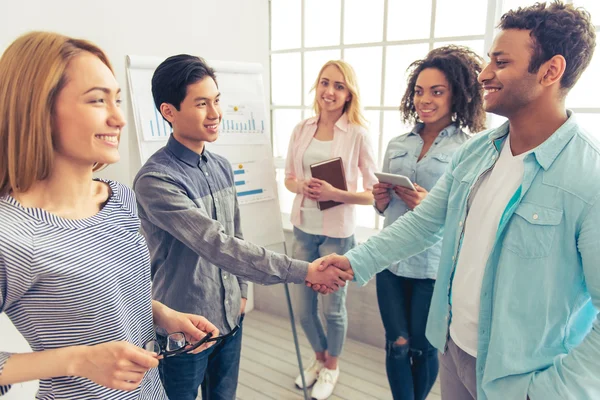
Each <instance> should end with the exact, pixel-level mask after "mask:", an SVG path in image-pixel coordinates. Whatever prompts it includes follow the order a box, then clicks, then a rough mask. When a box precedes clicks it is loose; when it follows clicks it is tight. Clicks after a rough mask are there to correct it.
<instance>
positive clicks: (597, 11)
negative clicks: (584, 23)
mask: <svg viewBox="0 0 600 400" xmlns="http://www.w3.org/2000/svg"><path fill="white" fill-rule="evenodd" d="M573 4H574V5H575V6H576V7H583V8H585V9H586V10H587V12H589V13H590V14H591V15H592V22H593V23H594V25H600V1H598V0H573Z"/></svg>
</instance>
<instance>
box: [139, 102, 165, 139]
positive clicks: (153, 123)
mask: <svg viewBox="0 0 600 400" xmlns="http://www.w3.org/2000/svg"><path fill="white" fill-rule="evenodd" d="M152 109H153V111H154V113H153V114H154V115H152V116H150V118H148V125H149V126H150V131H149V132H148V131H147V132H146V137H145V139H146V140H159V139H166V138H168V137H169V135H170V134H171V127H170V126H169V124H168V123H167V121H165V120H164V118H163V117H162V115H160V113H159V112H158V110H157V109H156V107H154V103H152Z"/></svg>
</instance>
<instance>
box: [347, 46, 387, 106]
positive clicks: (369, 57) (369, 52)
mask: <svg viewBox="0 0 600 400" xmlns="http://www.w3.org/2000/svg"><path fill="white" fill-rule="evenodd" d="M381 57H382V49H381V47H359V48H355V49H346V50H345V53H344V59H345V60H346V61H347V62H349V63H350V64H351V65H352V67H353V68H354V70H355V71H356V75H357V76H358V87H359V90H360V94H361V100H362V105H363V106H379V105H380V104H381Z"/></svg>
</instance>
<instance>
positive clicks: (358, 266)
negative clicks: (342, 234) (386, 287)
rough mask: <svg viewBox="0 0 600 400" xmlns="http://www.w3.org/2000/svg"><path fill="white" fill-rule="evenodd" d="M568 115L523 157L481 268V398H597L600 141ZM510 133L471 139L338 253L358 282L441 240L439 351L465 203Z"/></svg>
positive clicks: (434, 330) (431, 329)
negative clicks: (413, 199) (380, 223)
mask: <svg viewBox="0 0 600 400" xmlns="http://www.w3.org/2000/svg"><path fill="white" fill-rule="evenodd" d="M568 115H569V118H568V120H567V121H566V122H565V123H564V124H563V125H562V126H561V127H560V128H559V129H558V130H557V131H556V132H554V133H553V135H552V136H551V137H550V138H548V139H547V140H546V141H545V142H544V143H542V144H541V145H539V146H538V147H536V148H535V149H534V150H533V151H532V152H531V153H530V154H528V155H527V156H526V157H525V158H524V168H525V171H524V175H523V181H522V184H521V186H520V187H519V188H518V189H517V191H516V192H515V193H514V195H513V197H512V199H511V200H510V201H509V203H508V204H507V206H506V209H505V210H504V213H503V215H502V217H501V219H500V224H499V226H498V232H497V234H496V239H495V242H494V245H493V247H492V251H491V253H490V256H489V258H488V260H487V262H486V264H485V273H484V277H483V282H482V288H481V296H480V313H479V328H478V329H479V332H478V348H477V367H476V377H477V398H478V399H479V400H486V399H490V400H504V399H526V397H527V396H528V395H529V397H530V398H531V399H533V400H536V399H544V400H559V399H561V400H562V399H577V400H579V399H582V400H583V399H600V320H599V319H598V310H599V309H600V268H599V267H598V265H599V263H600V202H599V199H600V144H599V143H598V141H597V140H596V139H595V138H593V137H592V136H591V135H589V134H588V133H586V132H585V131H584V130H583V129H582V128H581V127H580V126H579V125H578V124H577V122H576V120H575V117H574V116H573V115H572V112H570V111H568ZM508 129H509V124H508V122H507V123H505V124H504V125H502V126H501V127H499V128H497V129H493V130H491V131H488V132H484V133H481V134H479V135H477V136H475V137H474V138H472V139H471V140H469V141H468V142H467V143H466V144H465V145H464V146H462V147H461V148H460V149H459V150H458V151H457V152H456V153H455V155H454V157H453V159H452V161H451V163H450V166H449V168H448V170H447V171H446V173H445V174H444V176H442V178H440V180H439V181H438V183H437V184H436V186H435V187H434V188H433V190H432V191H431V192H430V193H429V195H428V196H427V198H426V199H425V200H424V201H423V202H422V203H421V204H420V205H419V206H418V207H416V208H415V210H414V212H412V213H407V214H405V215H404V216H402V217H400V218H399V219H398V220H397V221H396V222H394V223H393V224H392V225H390V226H389V227H387V228H386V229H385V230H383V231H382V232H381V233H380V234H379V235H378V236H375V237H372V238H371V239H369V240H368V241H367V242H366V243H365V244H364V245H362V246H359V247H357V248H355V249H353V250H350V252H348V253H347V254H346V256H347V257H348V258H349V260H350V262H351V265H352V268H353V269H354V273H355V279H356V280H357V281H358V282H359V283H360V284H365V283H366V282H367V281H368V280H369V279H370V278H371V277H372V276H373V275H375V273H377V272H379V271H381V270H383V269H385V268H386V267H387V265H388V264H389V263H390V262H392V261H396V260H400V259H405V258H408V257H410V256H412V255H414V254H417V253H420V252H421V251H423V250H424V249H426V248H428V247H430V246H432V245H433V244H435V243H437V242H438V240H439V238H440V237H441V236H442V235H443V243H442V255H441V259H440V266H439V271H438V276H437V282H436V285H435V290H434V294H433V299H432V302H431V308H430V312H429V319H428V323H427V332H426V333H427V338H428V339H429V341H430V342H431V343H432V344H433V345H434V346H435V347H437V348H438V349H440V350H441V351H445V349H446V345H447V340H448V335H449V333H448V332H449V329H448V328H449V326H450V324H451V321H452V302H451V297H452V293H451V289H452V278H453V276H454V269H455V266H456V260H457V259H458V254H459V252H460V247H461V242H462V237H463V233H464V231H463V229H464V222H465V220H466V217H467V213H468V204H469V202H470V201H469V200H470V196H471V193H472V192H473V189H474V187H476V186H477V185H478V182H479V178H480V177H481V176H482V175H483V174H484V173H486V172H487V171H488V170H489V169H491V168H493V166H494V163H495V161H496V159H497V157H498V155H499V153H500V149H501V146H502V143H503V141H504V139H505V138H506V136H507V134H508Z"/></svg>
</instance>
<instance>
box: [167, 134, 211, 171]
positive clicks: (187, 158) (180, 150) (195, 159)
mask: <svg viewBox="0 0 600 400" xmlns="http://www.w3.org/2000/svg"><path fill="white" fill-rule="evenodd" d="M167 150H169V151H170V152H171V153H172V154H173V155H174V156H175V157H177V158H178V159H180V160H181V161H183V162H184V163H186V164H188V165H189V166H191V167H198V166H199V165H200V160H202V161H204V162H206V161H207V160H208V155H209V154H210V153H209V152H208V151H207V150H206V147H204V150H203V151H202V154H198V153H196V152H195V151H192V150H190V149H188V148H187V147H185V146H184V145H183V144H181V143H180V142H178V141H177V139H175V137H174V136H173V134H171V136H170V137H169V141H168V142H167Z"/></svg>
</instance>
